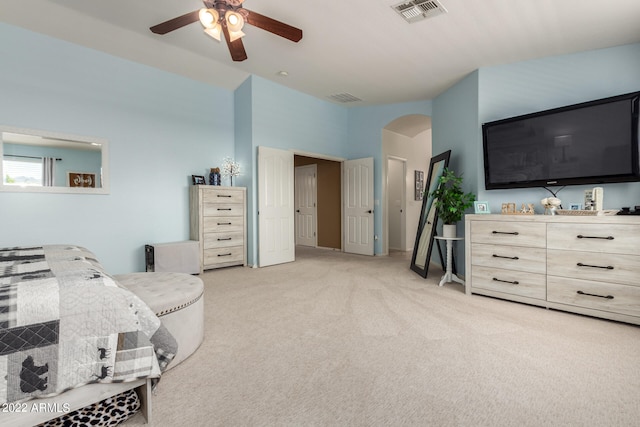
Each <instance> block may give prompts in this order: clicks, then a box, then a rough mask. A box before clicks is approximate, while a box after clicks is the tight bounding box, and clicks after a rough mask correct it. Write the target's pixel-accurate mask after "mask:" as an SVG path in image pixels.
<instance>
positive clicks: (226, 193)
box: [202, 188, 244, 204]
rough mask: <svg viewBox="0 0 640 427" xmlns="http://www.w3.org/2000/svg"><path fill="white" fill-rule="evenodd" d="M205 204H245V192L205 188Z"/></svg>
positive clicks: (203, 196)
mask: <svg viewBox="0 0 640 427" xmlns="http://www.w3.org/2000/svg"><path fill="white" fill-rule="evenodd" d="M202 201H203V202H205V203H240V204H243V203H244V191H242V190H233V189H218V188H205V189H203V190H202Z"/></svg>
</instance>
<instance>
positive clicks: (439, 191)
mask: <svg viewBox="0 0 640 427" xmlns="http://www.w3.org/2000/svg"><path fill="white" fill-rule="evenodd" d="M430 196H432V197H433V198H434V200H433V203H434V205H435V207H436V208H437V209H438V216H439V217H440V219H441V220H442V222H443V223H444V225H443V227H442V235H443V237H456V223H457V222H458V221H460V220H461V219H462V216H463V215H464V211H465V210H466V209H468V208H470V207H471V206H472V205H473V202H474V201H475V199H476V196H475V194H473V193H465V192H464V191H462V176H457V175H456V174H455V172H453V171H452V170H450V169H448V168H445V169H444V171H443V173H442V175H441V176H440V179H439V180H438V187H437V188H436V190H435V191H434V192H433V193H431V194H430Z"/></svg>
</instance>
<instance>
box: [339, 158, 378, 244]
mask: <svg viewBox="0 0 640 427" xmlns="http://www.w3.org/2000/svg"><path fill="white" fill-rule="evenodd" d="M342 197H343V200H344V231H345V235H344V251H345V252H350V253H354V254H361V255H373V244H374V238H373V231H374V229H373V218H374V217H373V205H374V200H373V157H367V158H364V159H355V160H347V161H345V162H344V180H343V194H342Z"/></svg>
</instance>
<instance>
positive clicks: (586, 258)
mask: <svg viewBox="0 0 640 427" xmlns="http://www.w3.org/2000/svg"><path fill="white" fill-rule="evenodd" d="M547 274H549V275H552V276H562V277H575V278H577V279H585V280H596V281H601V282H607V283H620V284H625V285H632V286H640V256H639V255H620V254H603V253H596V252H579V251H562V250H556V249H548V250H547Z"/></svg>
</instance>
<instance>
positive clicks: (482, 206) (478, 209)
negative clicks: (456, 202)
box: [473, 201, 491, 214]
mask: <svg viewBox="0 0 640 427" xmlns="http://www.w3.org/2000/svg"><path fill="white" fill-rule="evenodd" d="M473 210H474V211H475V213H477V214H490V213H491V209H489V202H478V201H475V202H473Z"/></svg>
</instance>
